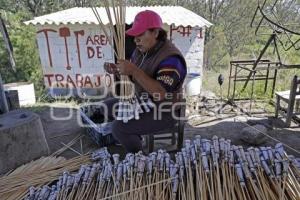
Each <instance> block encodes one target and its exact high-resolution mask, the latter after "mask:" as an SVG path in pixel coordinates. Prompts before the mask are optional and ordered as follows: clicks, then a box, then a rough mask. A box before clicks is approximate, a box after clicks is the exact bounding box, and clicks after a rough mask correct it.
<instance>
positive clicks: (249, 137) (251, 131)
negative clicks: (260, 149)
mask: <svg viewBox="0 0 300 200" xmlns="http://www.w3.org/2000/svg"><path fill="white" fill-rule="evenodd" d="M261 132H262V133H267V128H266V127H265V126H263V125H260V124H257V125H254V126H251V127H245V128H243V129H242V136H241V140H242V141H244V142H246V143H248V144H250V145H260V144H262V143H264V142H265V141H266V139H267V137H266V136H265V135H264V134H262V133H261Z"/></svg>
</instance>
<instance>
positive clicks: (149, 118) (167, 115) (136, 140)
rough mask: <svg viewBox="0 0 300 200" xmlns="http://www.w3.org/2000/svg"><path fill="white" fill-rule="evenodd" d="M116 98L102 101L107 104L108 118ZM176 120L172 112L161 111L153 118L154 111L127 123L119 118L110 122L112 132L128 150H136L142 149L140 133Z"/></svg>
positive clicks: (152, 130) (171, 125)
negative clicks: (157, 116) (156, 117)
mask: <svg viewBox="0 0 300 200" xmlns="http://www.w3.org/2000/svg"><path fill="white" fill-rule="evenodd" d="M118 101H119V100H118V99H116V98H111V99H108V100H105V101H104V102H103V103H104V104H105V105H106V106H107V111H108V112H107V115H108V118H113V116H116V115H114V114H113V113H115V111H113V106H114V104H117V103H118ZM175 123H176V121H175V120H174V118H173V117H172V112H162V113H161V118H160V119H155V114H154V111H150V112H144V113H141V114H140V119H138V120H135V119H131V120H129V121H128V122H127V123H124V122H123V121H121V120H114V121H113V124H112V134H113V136H114V138H115V139H116V140H118V141H119V142H120V143H121V144H122V145H123V146H124V147H125V149H126V150H127V151H128V152H133V153H135V152H138V151H140V150H142V141H141V135H147V134H152V133H154V132H157V131H160V130H163V129H168V128H172V127H173V126H174V124H175Z"/></svg>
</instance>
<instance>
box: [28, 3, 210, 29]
mask: <svg viewBox="0 0 300 200" xmlns="http://www.w3.org/2000/svg"><path fill="white" fill-rule="evenodd" d="M97 10H98V13H99V14H100V17H101V19H102V21H103V23H104V24H107V23H109V21H108V18H107V15H106V11H105V8H104V7H98V8H97ZM143 10H153V11H155V12H157V13H158V14H159V15H160V16H161V18H162V20H163V23H165V24H168V25H171V24H173V25H175V26H180V25H182V26H188V25H189V26H192V27H196V26H198V27H203V26H207V27H209V26H211V25H212V24H211V23H210V22H209V21H207V20H206V19H204V18H203V17H201V16H199V15H197V14H196V13H194V12H192V11H190V10H188V9H186V8H183V7H181V6H150V7H126V23H127V24H131V23H132V22H133V20H134V17H135V15H136V14H137V13H138V12H140V11H143ZM24 23H25V24H26V25H29V24H33V25H49V24H52V25H60V24H64V25H66V24H99V23H98V21H97V19H96V17H95V16H94V13H93V11H92V9H91V8H82V7H75V8H70V9H67V10H62V11H59V12H55V13H51V14H48V15H43V16H40V17H35V18H34V19H33V20H30V21H26V22H24Z"/></svg>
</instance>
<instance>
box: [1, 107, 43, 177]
mask: <svg viewBox="0 0 300 200" xmlns="http://www.w3.org/2000/svg"><path fill="white" fill-rule="evenodd" d="M48 154H49V147H48V144H47V141H46V138H45V134H44V130H43V126H42V123H41V120H40V117H39V116H38V115H37V114H35V113H33V112H30V111H24V110H15V111H11V112H8V113H6V114H4V115H1V116H0V174H3V173H6V172H7V171H9V170H12V169H15V168H16V167H18V166H20V165H22V164H25V163H28V162H29V161H32V160H34V159H37V158H40V157H41V156H46V155H48Z"/></svg>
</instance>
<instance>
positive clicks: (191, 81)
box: [184, 73, 202, 96]
mask: <svg viewBox="0 0 300 200" xmlns="http://www.w3.org/2000/svg"><path fill="white" fill-rule="evenodd" d="M201 87H202V79H201V76H200V74H198V73H189V74H187V75H186V78H185V83H184V91H185V95H186V96H195V95H200V92H201Z"/></svg>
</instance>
